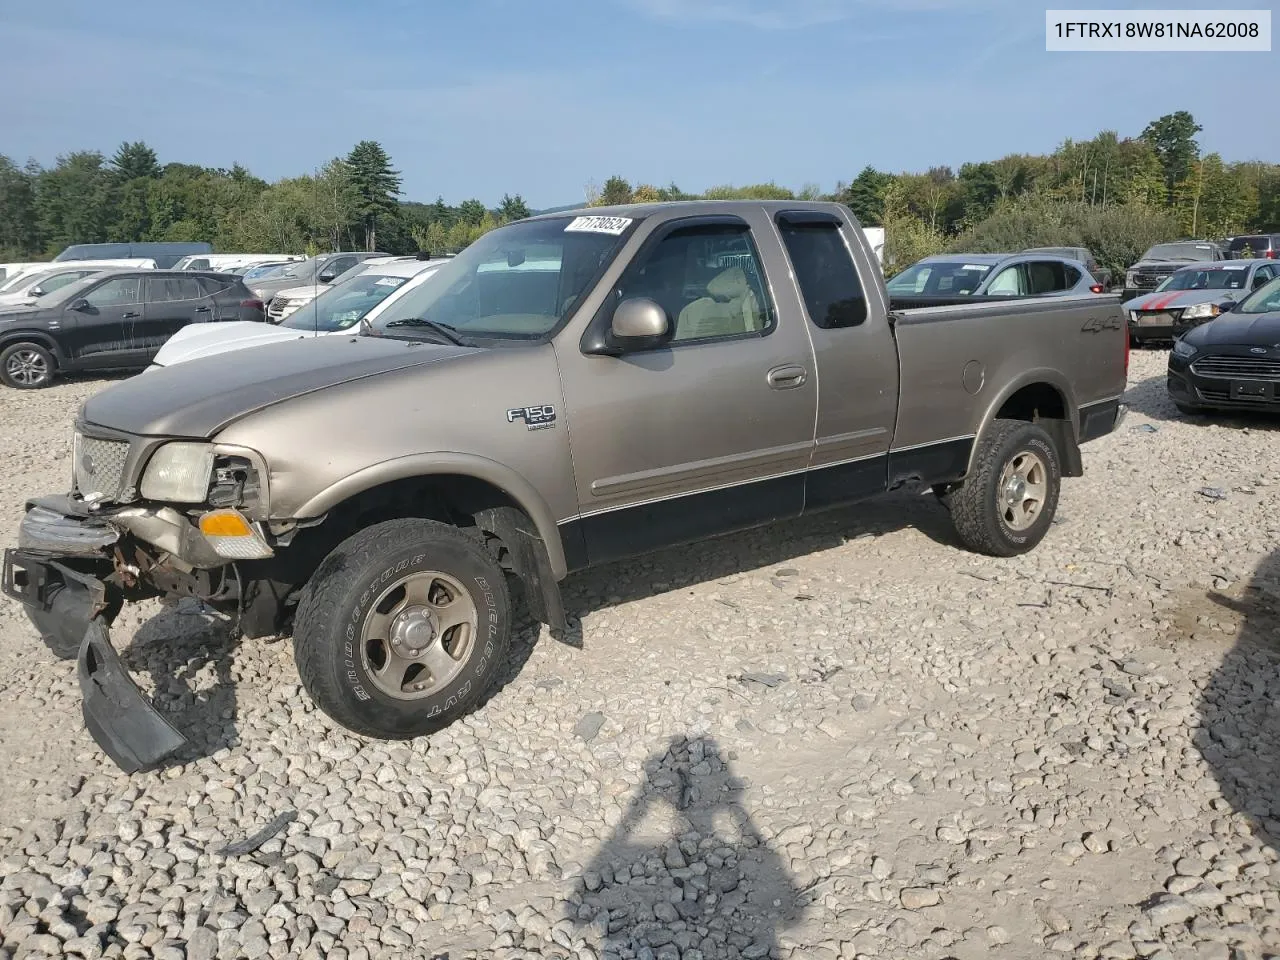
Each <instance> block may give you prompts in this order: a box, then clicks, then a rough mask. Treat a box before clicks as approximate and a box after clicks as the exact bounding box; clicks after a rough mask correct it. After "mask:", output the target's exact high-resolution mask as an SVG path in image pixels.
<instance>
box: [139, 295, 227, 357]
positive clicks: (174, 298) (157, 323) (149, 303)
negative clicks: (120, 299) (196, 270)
mask: <svg viewBox="0 0 1280 960" xmlns="http://www.w3.org/2000/svg"><path fill="white" fill-rule="evenodd" d="M145 289H146V302H145V303H144V305H143V311H144V315H143V320H142V323H141V324H140V325H139V326H138V328H137V334H136V339H137V342H136V347H137V349H138V350H139V351H140V352H141V353H142V354H143V355H144V356H145V357H146V359H148V360H150V359H151V357H154V356H155V354H156V351H158V350H159V349H160V348H161V347H162V346H164V342H165V341H166V340H168V339H169V338H170V337H171V336H173V335H174V334H175V333H177V332H178V331H179V330H181V329H182V328H183V327H185V326H186V325H187V324H189V323H195V322H198V321H206V320H210V319H212V317H211V312H212V301H211V300H210V299H209V298H208V297H207V296H205V293H204V290H202V289H201V287H200V281H199V279H198V278H196V277H191V276H183V275H172V276H160V277H148V278H147V280H146V288H145Z"/></svg>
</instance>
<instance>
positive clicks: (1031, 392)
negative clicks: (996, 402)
mask: <svg viewBox="0 0 1280 960" xmlns="http://www.w3.org/2000/svg"><path fill="white" fill-rule="evenodd" d="M996 419H997V420H1028V421H1034V420H1066V419H1067V404H1066V401H1065V400H1064V399H1063V397H1062V394H1061V393H1059V392H1058V389H1057V388H1056V387H1053V386H1050V385H1049V384H1047V383H1029V384H1027V385H1026V386H1025V387H1021V388H1020V389H1018V390H1017V391H1016V392H1015V393H1014V394H1013V395H1012V396H1011V397H1009V399H1008V400H1006V401H1005V402H1004V403H1003V404H1001V406H1000V409H999V410H998V411H997V412H996Z"/></svg>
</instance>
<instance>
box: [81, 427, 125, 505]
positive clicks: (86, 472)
mask: <svg viewBox="0 0 1280 960" xmlns="http://www.w3.org/2000/svg"><path fill="white" fill-rule="evenodd" d="M128 457H129V444H128V443H126V442H125V441H123V440H98V439H96V438H95V437H86V436H84V435H82V434H79V433H77V434H76V435H75V440H74V441H73V443H72V445H71V460H72V464H73V468H72V469H73V475H74V477H75V485H76V492H77V493H79V494H80V496H81V497H83V498H84V499H86V500H115V499H116V498H117V497H119V496H120V493H121V486H122V485H123V483H124V466H125V461H126V460H127V459H128Z"/></svg>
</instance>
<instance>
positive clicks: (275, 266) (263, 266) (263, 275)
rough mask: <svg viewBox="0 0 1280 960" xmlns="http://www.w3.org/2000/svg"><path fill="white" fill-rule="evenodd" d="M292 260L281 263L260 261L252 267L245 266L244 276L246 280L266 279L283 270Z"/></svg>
mask: <svg viewBox="0 0 1280 960" xmlns="http://www.w3.org/2000/svg"><path fill="white" fill-rule="evenodd" d="M291 262H292V261H284V262H281V263H260V264H258V265H257V266H254V267H246V268H245V271H244V278H245V279H246V280H268V279H270V278H271V277H274V276H276V275H278V274H280V273H283V272H284V268H285V267H287V266H289V265H290V263H291Z"/></svg>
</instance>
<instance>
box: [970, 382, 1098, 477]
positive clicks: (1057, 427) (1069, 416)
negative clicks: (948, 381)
mask: <svg viewBox="0 0 1280 960" xmlns="http://www.w3.org/2000/svg"><path fill="white" fill-rule="evenodd" d="M1038 383H1043V384H1047V385H1048V386H1050V387H1052V388H1053V389H1054V390H1056V391H1057V393H1058V395H1059V397H1061V398H1062V406H1063V409H1064V411H1065V413H1066V417H1063V418H1058V417H1043V416H1041V417H1037V419H1036V420H1035V423H1036V424H1037V425H1038V426H1040V427H1041V429H1043V430H1044V431H1045V432H1046V433H1047V434H1049V436H1050V438H1052V440H1053V442H1054V446H1055V447H1057V450H1058V457H1059V459H1060V460H1061V461H1062V463H1061V465H1062V475H1063V476H1064V477H1079V476H1083V475H1084V462H1083V460H1082V458H1081V456H1080V443H1079V429H1080V426H1079V417H1080V413H1079V408H1078V407H1077V405H1076V400H1075V392H1074V391H1073V390H1072V388H1071V384H1070V383H1068V382H1067V379H1066V377H1064V376H1063V375H1062V374H1061V373H1060V372H1058V371H1057V370H1051V369H1048V368H1039V369H1034V370H1026V371H1024V372H1022V373H1021V374H1019V375H1018V376H1017V377H1016V378H1014V379H1013V380H1011V381H1010V382H1009V383H1008V384H1007V385H1006V386H1005V387H1004V389H1003V390H1001V391H1000V392H999V393H997V394H996V395H995V397H994V399H992V401H991V402H990V403H988V404H987V406H986V408H985V409H984V410H983V411H982V415H981V418H980V419H979V421H978V424H977V426H976V429H975V430H974V434H975V436H976V439H975V440H974V444H973V449H972V450H971V451H970V453H969V466H968V469H967V470H966V471H965V474H966V476H967V475H968V474H969V473H971V472H972V471H973V468H974V465H975V463H976V462H977V457H978V452H979V450H980V449H981V447H982V444H983V441H984V440H985V439H986V436H987V434H988V433H989V431H990V430H991V425H992V423H993V422H994V421H995V420H996V415H997V414H998V413H999V412H1000V409H1001V408H1002V407H1003V406H1004V405H1005V403H1007V402H1008V401H1009V399H1010V398H1011V397H1012V396H1013V395H1014V394H1016V393H1017V392H1018V391H1019V390H1021V389H1022V388H1024V387H1029V386H1032V385H1033V384H1038Z"/></svg>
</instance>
